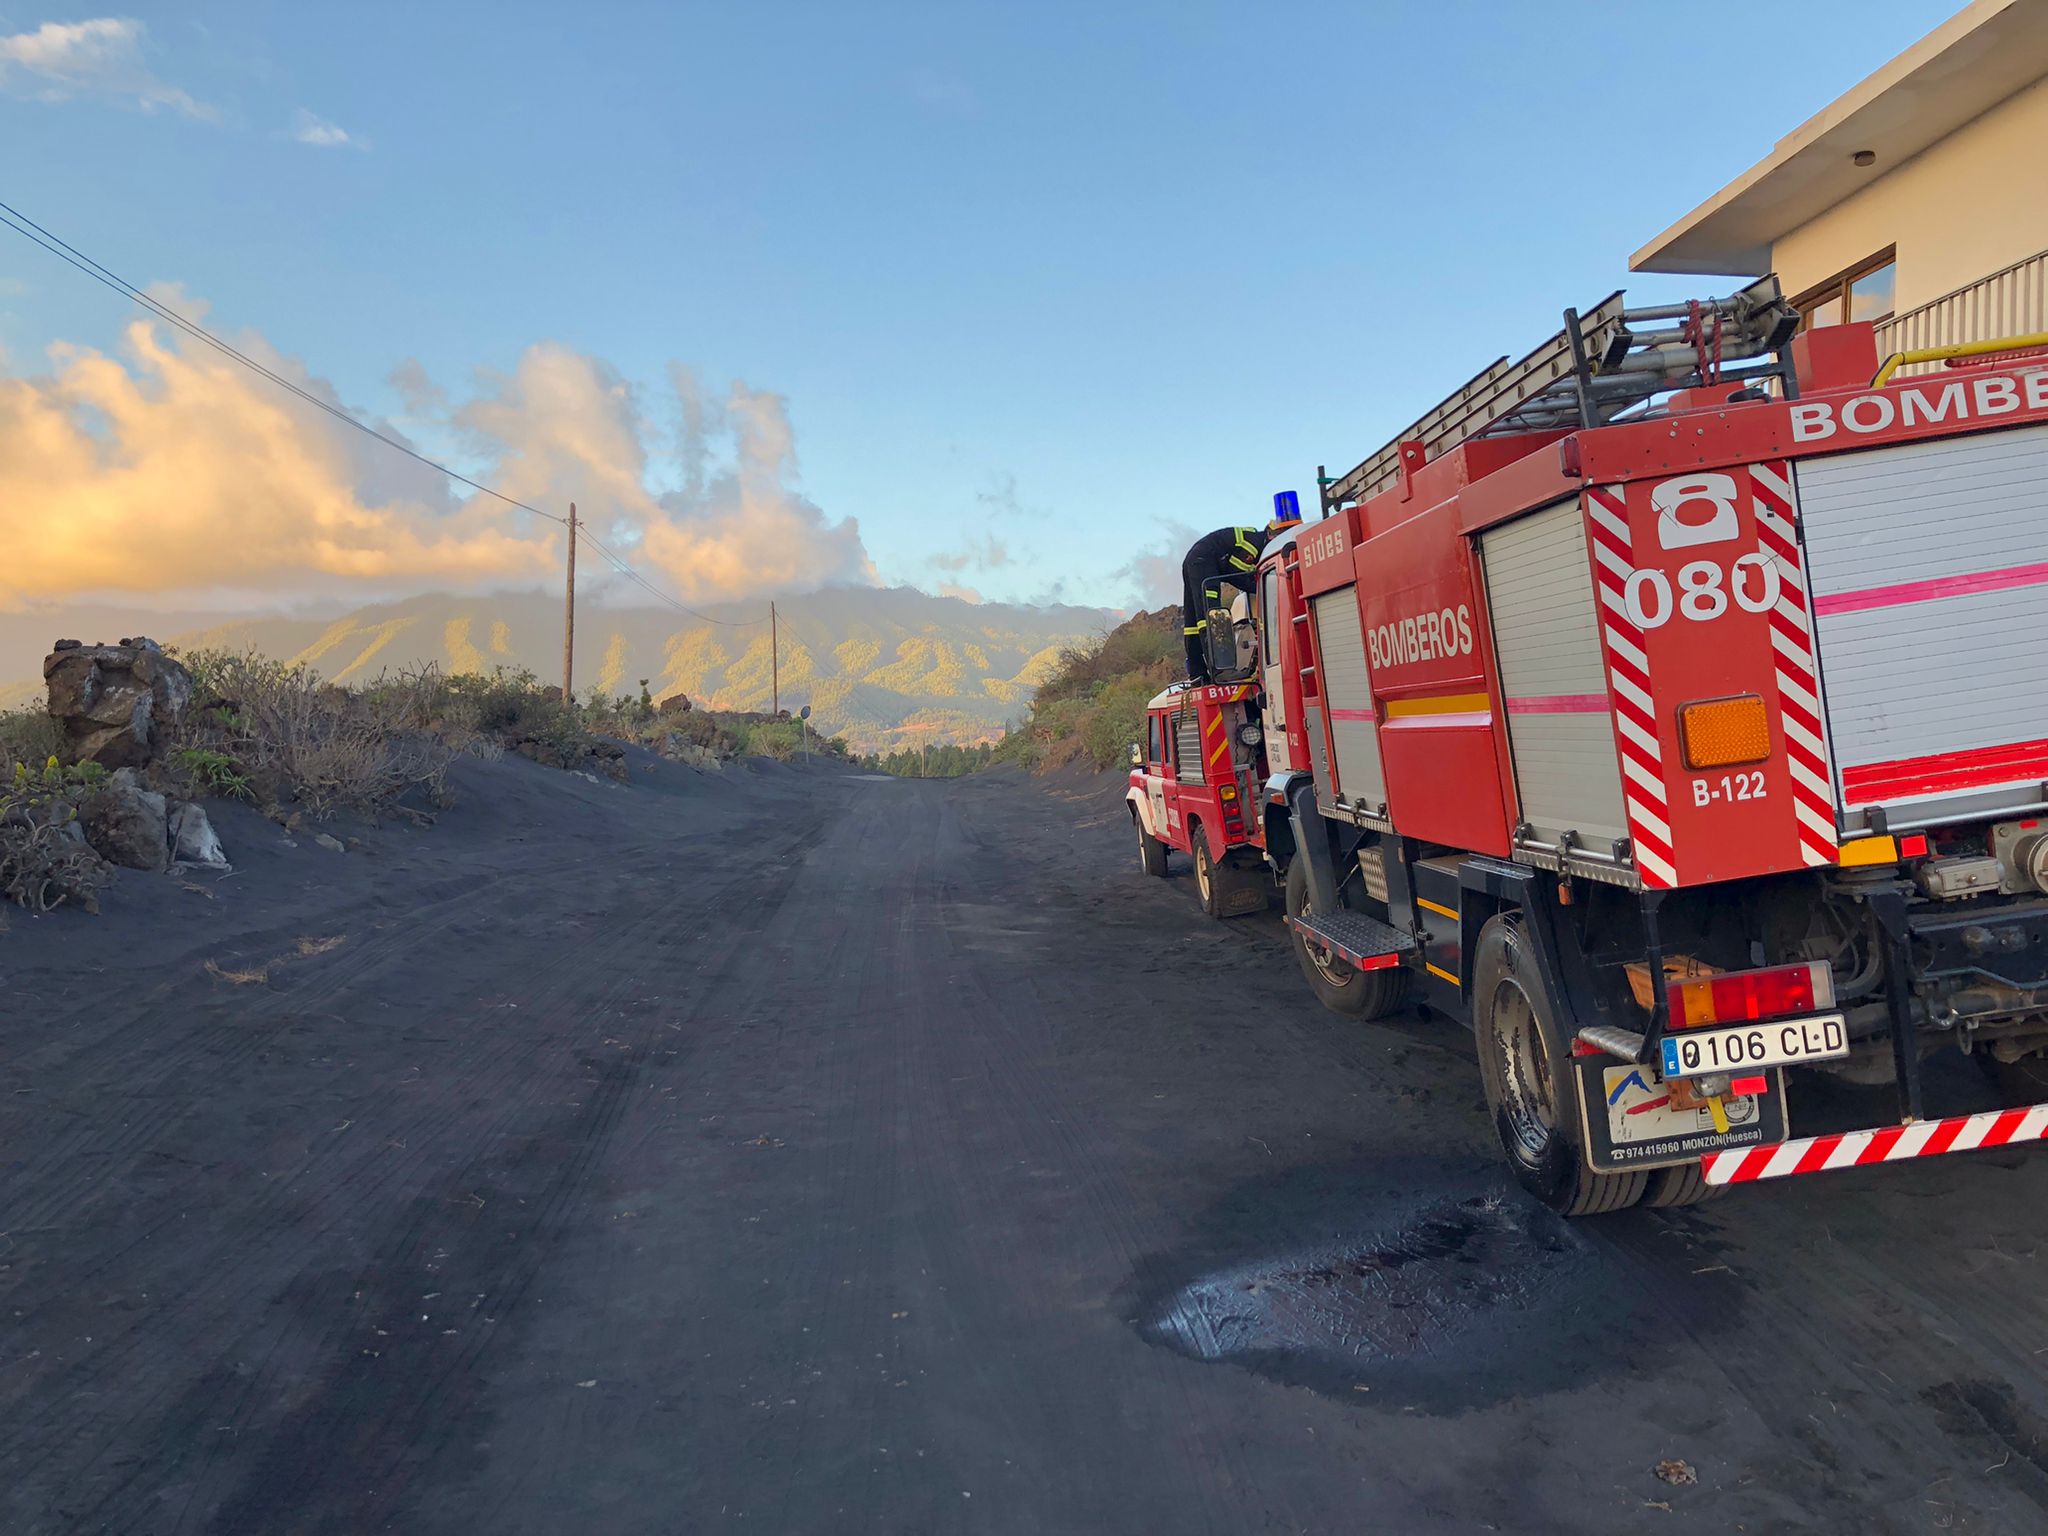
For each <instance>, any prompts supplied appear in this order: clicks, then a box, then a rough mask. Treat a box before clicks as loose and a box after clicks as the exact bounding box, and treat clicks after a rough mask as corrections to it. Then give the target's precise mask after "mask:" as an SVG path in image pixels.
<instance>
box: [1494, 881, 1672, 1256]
mask: <svg viewBox="0 0 2048 1536" xmlns="http://www.w3.org/2000/svg"><path fill="white" fill-rule="evenodd" d="M1522 922H1523V920H1522V917H1521V914H1520V913H1509V912H1504V913H1502V914H1501V915H1499V916H1498V917H1495V918H1492V919H1490V920H1489V921H1488V922H1487V924H1486V926H1485V927H1484V928H1482V929H1480V930H1479V945H1478V952H1477V954H1476V955H1475V956H1474V957H1473V967H1472V975H1473V987H1472V1022H1473V1028H1474V1030H1475V1031H1476V1032H1477V1035H1478V1047H1479V1075H1480V1079H1481V1081H1482V1082H1483V1083H1484V1084H1485V1088H1486V1107H1487V1109H1488V1111H1489V1112H1490V1113H1491V1114H1492V1116H1493V1128H1494V1133H1495V1134H1496V1135H1497V1136H1498V1137H1499V1138H1500V1146H1501V1151H1502V1152H1504V1153H1505V1154H1506V1155H1507V1160H1508V1164H1509V1166H1510V1167H1512V1168H1513V1169H1514V1170H1515V1177H1516V1178H1517V1179H1518V1180H1520V1181H1521V1184H1522V1187H1523V1188H1524V1189H1526V1190H1528V1191H1529V1193H1530V1194H1532V1195H1534V1196H1535V1197H1536V1198H1537V1199H1538V1200H1541V1201H1542V1202H1543V1203H1544V1204H1545V1205H1547V1206H1549V1207H1550V1208H1551V1209H1552V1210H1554V1211H1558V1212H1561V1213H1562V1214H1564V1215H1566V1216H1600V1215H1605V1214H1606V1213H1607V1212H1609V1211H1620V1210H1626V1209H1627V1208H1628V1207H1629V1206H1632V1205H1634V1204H1635V1203H1636V1202H1637V1201H1639V1200H1641V1199H1642V1198H1643V1191H1644V1189H1645V1187H1646V1186H1647V1184H1648V1182H1649V1175H1648V1174H1646V1173H1595V1172H1594V1171H1593V1170H1592V1169H1591V1168H1590V1167H1588V1166H1587V1164H1586V1157H1585V1154H1584V1153H1583V1152H1582V1151H1581V1150H1580V1149H1579V1145H1578V1123H1579V1105H1578V1081H1577V1077H1576V1075H1575V1074H1574V1073H1573V1071H1572V1066H1571V1051H1570V1048H1569V1046H1568V1045H1567V1044H1566V1043H1565V1041H1564V1040H1563V1038H1562V1037H1561V1035H1560V1034H1559V1031H1558V1027H1557V1017H1556V1014H1555V1011H1554V1010H1553V1008H1552V1006H1551V1000H1550V993H1549V988H1548V987H1547V986H1546V985H1545V983H1544V977H1543V973H1542V970H1541V968H1540V967H1539V966H1538V965H1537V964H1536V957H1535V955H1534V954H1532V953H1531V952H1530V949H1529V941H1528V938H1527V936H1526V934H1525V933H1524V931H1523V927H1522Z"/></svg>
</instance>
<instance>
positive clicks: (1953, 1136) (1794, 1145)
mask: <svg viewBox="0 0 2048 1536" xmlns="http://www.w3.org/2000/svg"><path fill="white" fill-rule="evenodd" d="M2044 1137H2048V1104H2032V1105H2027V1106H2024V1107H2022V1108H2019V1109H1994V1110H1987V1111H1986V1112H1985V1113H1983V1114H1981V1115H1956V1116H1953V1117H1952V1118H1950V1119H1947V1120H1916V1121H1915V1122H1914V1123H1913V1124H1911V1125H1893V1126H1887V1127H1885V1128H1884V1129H1883V1130H1881V1131H1849V1132H1847V1133H1845V1134H1843V1135H1840V1136H1808V1137H1806V1138H1805V1139H1803V1140H1800V1141H1786V1142H1780V1143H1779V1144H1778V1145H1777V1146H1775V1147H1745V1148H1743V1149H1742V1150H1741V1151H1739V1152H1709V1153H1708V1154H1707V1155H1706V1156H1705V1157H1703V1158H1701V1159H1700V1171H1701V1173H1703V1174H1704V1175H1705V1176H1706V1180H1707V1182H1708V1183H1709V1184H1750V1183H1754V1182H1755V1181H1756V1180H1758V1179H1782V1178H1785V1177H1787V1176H1789V1175H1791V1174H1795V1173H1826V1172H1829V1171H1830V1170H1832V1169H1836V1168H1860V1167H1862V1166H1864V1165H1865V1164H1868V1163H1897V1162H1903V1161H1904V1160H1905V1159H1907V1158H1909V1157H1939V1156H1941V1155H1942V1154H1943V1153H1944V1152H1974V1151H1977V1150H1978V1149H1979V1148H1982V1147H2003V1146H2006V1145H2008V1144H2010V1143H2013V1142H2020V1141H2040V1140H2042V1139H2043V1138H2044Z"/></svg>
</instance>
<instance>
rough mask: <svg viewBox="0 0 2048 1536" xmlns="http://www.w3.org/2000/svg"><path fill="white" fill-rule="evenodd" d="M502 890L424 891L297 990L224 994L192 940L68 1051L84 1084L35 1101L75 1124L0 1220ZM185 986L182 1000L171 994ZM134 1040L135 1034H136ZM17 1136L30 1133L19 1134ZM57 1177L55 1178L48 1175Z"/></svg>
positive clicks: (281, 947) (289, 934) (32, 1219)
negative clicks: (142, 1091)
mask: <svg viewBox="0 0 2048 1536" xmlns="http://www.w3.org/2000/svg"><path fill="white" fill-rule="evenodd" d="M598 857H599V856H596V855H579V856H577V857H575V858H571V859H565V860H561V861H558V862H556V863H554V864H551V865H548V866H543V867H541V868H539V869H535V870H532V871H530V872H529V874H528V878H531V879H535V880H543V879H548V880H555V879H563V878H566V877H568V876H570V875H571V874H573V873H574V872H576V871H578V870H585V869H588V868H590V867H591V866H593V865H594V864H595V863H597V862H598ZM497 894H498V893H497V892H496V891H494V890H493V889H491V888H489V887H486V886H480V885H479V884H478V883H477V882H475V881H469V880H465V881H461V882H449V883H448V884H447V885H446V886H444V887H443V888H441V889H440V890H438V891H434V892H430V893H429V895H428V899H427V900H426V901H424V902H422V903H421V904H420V907H419V908H416V909H415V910H416V911H425V912H426V913H427V914H428V915H427V916H426V918H425V920H424V921H418V920H415V921H411V922H401V921H398V920H394V921H393V923H392V926H391V928H390V929H389V930H387V931H385V932H384V933H381V934H376V935H373V936H372V937H370V938H369V939H367V940H363V941H361V942H360V943H358V942H355V941H354V940H351V943H350V944H349V945H347V946H344V948H343V949H342V950H340V951H338V952H337V953H336V954H335V956H334V958H333V959H332V960H331V961H329V962H328V963H326V964H324V965H320V966H318V967H309V968H308V970H307V971H306V972H305V974H304V976H303V977H302V978H300V979H298V981H297V984H296V985H294V986H293V987H291V988H290V989H289V990H286V991H283V992H269V993H265V994H261V995H256V996H253V997H252V996H244V995H241V994H235V993H228V994H223V993H222V992H221V990H220V989H221V985H222V984H221V983H220V982H218V981H216V980H213V979H212V978H210V977H209V976H208V975H207V974H206V972H205V970H204V966H203V960H204V959H206V958H209V957H211V956H212V955H217V954H218V953H219V952H220V951H221V949H222V948H223V946H222V944H221V942H220V941H219V940H217V939H209V940H208V941H206V942H205V943H203V944H201V945H200V946H197V947H195V948H194V949H193V950H191V951H189V952H188V953H187V954H186V955H185V956H183V957H182V958H181V959H180V960H178V961H176V962H174V966H175V970H176V974H175V977H174V979H172V980H168V981H166V982H164V983H163V984H161V985H160V986H158V987H157V988H155V989H154V990H153V991H152V992H151V994H150V995H149V996H148V997H147V998H146V999H145V1000H144V1001H143V1002H141V1003H140V1004H139V1005H136V1006H133V1007H131V1008H130V1009H128V1010H126V1012H125V1016H114V1017H115V1018H116V1019H117V1022H116V1025H115V1028H114V1030H113V1031H112V1032H111V1034H109V1035H105V1036H102V1037H100V1038H99V1039H98V1040H96V1041H94V1042H93V1043H91V1044H90V1045H85V1046H78V1045H75V1044H74V1045H72V1046H70V1047H69V1052H68V1054H70V1055H74V1056H75V1055H80V1054H83V1055H84V1056H85V1057H86V1058H87V1059H88V1060H89V1061H90V1062H91V1063H92V1066H91V1067H90V1068H89V1069H88V1071H87V1073H86V1075H85V1077H84V1079H83V1081H82V1082H80V1083H79V1084H78V1085H77V1086H76V1087H75V1088H71V1089H69V1090H67V1092H66V1093H65V1095H64V1099H63V1101H59V1102H55V1103H52V1104H44V1105H38V1106H35V1107H34V1108H35V1109H44V1110H47V1109H49V1108H58V1109H61V1110H63V1111H64V1112H65V1113H67V1114H69V1115H71V1117H72V1119H71V1125H70V1127H69V1130H68V1132H67V1133H65V1134H60V1135H58V1136H54V1137H50V1136H43V1137H37V1138H35V1139H34V1148H35V1150H34V1151H33V1152H31V1154H30V1156H29V1158H28V1159H27V1161H26V1162H24V1163H23V1164H22V1165H21V1167H20V1168H19V1169H18V1171H17V1173H16V1175H15V1178H14V1179H13V1180H10V1187H11V1188H36V1187H37V1186H42V1187H43V1194H42V1196H41V1200H40V1203H30V1204H27V1205H24V1206H15V1205H13V1203H12V1202H11V1201H10V1203H9V1207H8V1211H7V1214H6V1216H5V1218H4V1219H0V1225H4V1226H5V1228H6V1230H9V1231H20V1230H23V1229H24V1228H27V1229H34V1228H38V1227H41V1226H43V1225H44V1224H46V1223H47V1222H48V1221H49V1220H50V1218H51V1217H52V1216H54V1215H55V1214H56V1213H58V1212H61V1211H75V1210H77V1209H79V1208H80V1206H81V1203H82V1202H83V1201H84V1200H85V1198H86V1197H87V1196H88V1195H89V1193H90V1192H91V1190H92V1189H93V1188H94V1187H96V1186H98V1185H100V1184H103V1183H104V1182H106V1180H107V1178H108V1176H109V1175H110V1173H111V1172H113V1171H114V1170H115V1169H116V1167H117V1165H118V1163H119V1160H120V1159H121V1158H122V1157H123V1156H124V1155H128V1154H132V1153H133V1152H134V1151H135V1150H136V1149H137V1148H139V1147H141V1146H143V1145H145V1144H147V1143H150V1142H153V1141H155V1140H156V1139H158V1138H159V1137H161V1136H162V1134H163V1133H164V1132H165V1131H166V1130H167V1129H168V1128H169V1127H170V1126H172V1125H173V1124H174V1123H175V1122H176V1121H178V1120H179V1119H182V1118H184V1117H185V1115H186V1114H187V1113H188V1112H189V1108H190V1106H191V1104H192V1103H193V1102H194V1099H195V1097H196V1094H195V1092H194V1088H195V1086H196V1085H194V1084H193V1083H192V1082H191V1081H190V1079H191V1077H192V1076H193V1075H194V1074H197V1073H200V1072H202V1071H203V1072H204V1074H205V1075H207V1076H209V1077H212V1076H217V1075H218V1074H219V1072H220V1070H221V1069H222V1068H223V1067H232V1066H235V1065H238V1064H239V1063H241V1062H242V1061H244V1060H246V1059H248V1058H249V1057H251V1056H253V1055H255V1054H257V1053H259V1052H260V1051H262V1050H263V1049H264V1048H266V1047H267V1046H269V1045H270V1044H271V1043H272V1042H273V1041H274V1040H275V1038H276V1037H277V1035H278V1034H279V1033H281V1032H282V1031H284V1030H286V1029H289V1028H291V1027H293V1026H295V1025H297V1024H299V1023H302V1022H303V1021H304V1020H305V1019H306V1018H307V1016H309V1015H311V1014H313V1013H315V1012H316V1011H318V1010H319V1009H320V1008H322V1007H324V1006H327V1005H329V1004H331V1003H332V1002H333V1000H334V999H335V998H336V997H337V996H339V995H340V994H341V993H342V992H343V991H345V990H347V989H349V988H350V987H351V986H352V985H354V984H358V983H363V982H367V981H369V980H371V979H372V978H373V977H374V976H375V975H376V973H377V972H378V971H379V970H382V969H387V968H389V967H390V966H392V965H395V964H397V963H399V962H401V961H403V960H405V959H406V958H408V957H410V956H411V955H412V954H414V953H415V952H417V951H418V950H420V949H422V948H425V947H427V946H429V945H431V944H432V943H434V942H435V941H437V940H438V939H439V938H440V937H441V936H442V935H443V934H444V933H445V932H446V931H447V930H448V929H449V928H450V927H452V926H454V925H455V924H456V923H458V922H460V921H462V920H463V919H464V918H466V917H467V916H469V915H470V913H471V912H472V911H473V909H475V908H477V907H479V906H482V905H484V904H486V903H487V902H489V901H491V900H494V899H496V896H497ZM371 905H372V903H370V902H363V903H358V904H357V906H356V907H355V908H353V909H350V910H351V911H353V912H356V913H360V912H362V910H363V909H364V908H365V907H368V906H371ZM379 910H380V911H381V906H380V907H379ZM321 923H322V925H324V926H328V927H334V926H337V918H336V917H330V916H329V915H327V914H322V917H321ZM306 926H307V924H306V923H305V922H303V921H301V922H296V923H284V924H279V925H277V926H275V927H274V928H270V929H267V930H257V931H256V932H254V933H252V934H248V935H244V936H242V937H241V938H240V940H239V942H240V944H241V945H243V946H245V947H247V948H250V949H253V950H255V951H256V952H257V953H259V954H266V955H269V954H279V953H282V952H284V951H286V950H287V949H288V947H289V946H290V944H291V943H292V942H294V938H295V937H296V936H297V935H299V934H302V933H303V932H304V930H305V928H306ZM339 926H342V927H343V928H344V929H345V928H346V926H347V924H346V922H340V923H339ZM323 958H324V957H323ZM181 993H182V994H183V998H182V999H180V998H179V997H178V994H181ZM252 1003H253V1004H254V1005H255V1011H256V1012H257V1013H258V1015H259V1017H258V1018H257V1019H256V1020H248V1019H246V1018H245V1017H243V1015H245V1014H246V1013H247V1012H249V1011H250V1005H251V1004H252ZM186 1016H192V1017H194V1018H195V1023H194V1024H193V1025H192V1026H191V1027H189V1028H187V1029H185V1030H183V1031H182V1032H181V1033H178V1034H175V1035H174V1036H172V1037H171V1039H170V1041H169V1043H168V1048H166V1041H165V1040H164V1038H163V1037H162V1036H161V1035H149V1034H145V1029H146V1028H147V1027H148V1026H150V1025H151V1024H152V1023H160V1022H161V1021H162V1020H164V1019H167V1018H168V1019H172V1020H176V1019H180V1018H183V1017H186ZM209 1020H210V1021H212V1022H208V1021H209ZM130 1036H133V1037H134V1038H133V1039H132V1040H131V1039H129V1038H128V1037H130ZM117 1040H118V1041H123V1042H124V1045H123V1046H121V1047H116V1046H115V1044H114V1042H115V1041H117ZM66 1064H67V1063H65V1062H62V1061H60V1062H56V1063H39V1062H38V1061H37V1060H36V1059H35V1057H34V1056H33V1055H32V1056H31V1057H30V1058H29V1059H28V1060H27V1062H26V1063H25V1064H24V1066H23V1068H22V1069H21V1070H22V1071H23V1075H25V1076H32V1075H33V1074H34V1073H35V1072H36V1071H37V1070H39V1069H40V1070H44V1071H56V1070H61V1069H62V1067H63V1066H64V1065H66ZM138 1080H146V1081H149V1082H150V1083H151V1085H152V1091H151V1093H150V1094H149V1096H148V1097H146V1098H142V1099H140V1100H139V1102H140V1103H141V1104H142V1105H143V1106H145V1108H144V1109H142V1110H141V1111H136V1110H134V1109H132V1108H131V1111H130V1114H129V1116H128V1118H127V1119H125V1120H124V1121H123V1122H122V1124H121V1127H120V1130H119V1131H118V1132H117V1133H116V1134H115V1135H114V1136H113V1137H111V1138H109V1137H107V1136H106V1133H105V1126H104V1122H103V1120H102V1119H101V1118H99V1117H100V1116H101V1115H103V1114H104V1110H105V1106H106V1104H107V1103H108V1102H109V1101H116V1100H118V1101H119V1102H122V1103H124V1104H127V1105H130V1106H132V1105H135V1104H136V1103H137V1102H138V1099H137V1097H136V1096H135V1095H133V1094H132V1093H130V1094H124V1093H123V1092H122V1090H123V1089H124V1088H126V1087H127V1086H128V1085H131V1084H133V1083H135V1082H136V1081H138ZM31 1113H33V1110H29V1111H19V1112H17V1114H16V1115H15V1116H12V1117H9V1118H10V1119H13V1120H15V1121H16V1123H15V1124H13V1125H9V1126H7V1128H6V1131H5V1132H0V1134H4V1135H5V1136H6V1139H7V1140H9V1141H11V1142H12V1141H16V1136H15V1134H13V1133H15V1132H18V1131H20V1130H21V1129H22V1124H21V1122H24V1121H26V1120H27V1118H28V1116H29V1115H30V1114H31ZM21 1139H22V1140H27V1139H28V1138H27V1137H26V1136H23V1137H22V1138H21ZM17 1144H19V1143H18V1142H17ZM53 1173H54V1174H55V1175H56V1176H55V1177H51V1175H52V1174H53Z"/></svg>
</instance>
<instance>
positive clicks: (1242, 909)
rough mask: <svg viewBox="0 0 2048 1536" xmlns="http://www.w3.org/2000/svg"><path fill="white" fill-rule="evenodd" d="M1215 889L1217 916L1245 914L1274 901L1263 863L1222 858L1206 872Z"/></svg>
mask: <svg viewBox="0 0 2048 1536" xmlns="http://www.w3.org/2000/svg"><path fill="white" fill-rule="evenodd" d="M1209 878H1210V880H1211V881H1212V882H1214V885H1215V889H1216V915H1217V916H1218V917H1245V916H1247V915H1249V914H1251V913H1253V912H1263V911H1265V910H1266V909H1267V908H1268V907H1270V906H1271V905H1272V904H1273V877H1272V876H1271V875H1269V874H1268V873H1266V866H1265V865H1264V864H1253V863H1250V862H1248V861H1247V862H1243V863H1240V862H1239V861H1238V860H1237V859H1236V858H1234V857H1233V858H1230V859H1226V860H1224V862H1223V863H1221V864H1218V865H1216V866H1215V868H1213V869H1212V870H1211V871H1210V872H1209Z"/></svg>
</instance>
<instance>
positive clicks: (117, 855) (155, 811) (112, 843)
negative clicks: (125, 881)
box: [78, 768, 170, 873]
mask: <svg viewBox="0 0 2048 1536" xmlns="http://www.w3.org/2000/svg"><path fill="white" fill-rule="evenodd" d="M78 819H79V821H80V822H81V823H82V824H83V825H84V828H85V840H86V842H87V843H88V844H90V845H91V847H92V850H93V852H95V853H97V854H98V855H99V856H100V857H101V858H103V859H105V860H106V861H107V862H108V863H109V864H119V865H120V866H121V867H122V868H124V869H147V870H152V871H156V872H158V873H161V872H162V871H163V870H165V869H167V868H169V867H170V818H169V816H168V815H167V813H166V810H165V804H164V797H163V796H162V795H160V794H158V793H157V792H156V791H155V790H153V789H144V788H143V787H142V781H141V779H140V778H138V777H137V776H136V773H135V770H134V769H133V768H122V769H119V770H117V771H116V772H115V774H114V776H113V778H111V779H110V780H108V781H107V783H106V784H105V785H104V786H103V787H102V788H100V789H97V790H95V791H94V792H93V793H92V794H91V795H89V796H87V797H86V800H85V803H84V804H83V805H82V806H80V807H79V813H78Z"/></svg>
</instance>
